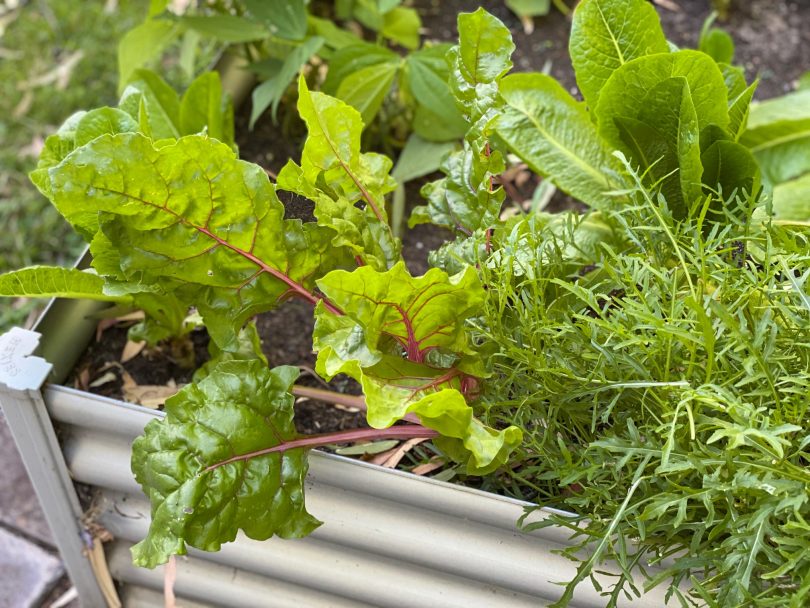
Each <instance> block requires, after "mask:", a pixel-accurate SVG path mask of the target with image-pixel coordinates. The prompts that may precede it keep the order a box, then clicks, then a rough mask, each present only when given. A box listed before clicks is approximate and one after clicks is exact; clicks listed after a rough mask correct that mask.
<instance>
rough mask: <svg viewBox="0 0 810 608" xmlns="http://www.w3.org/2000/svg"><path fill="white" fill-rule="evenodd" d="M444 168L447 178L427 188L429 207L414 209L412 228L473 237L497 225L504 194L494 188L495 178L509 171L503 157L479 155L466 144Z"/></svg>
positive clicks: (424, 189)
mask: <svg viewBox="0 0 810 608" xmlns="http://www.w3.org/2000/svg"><path fill="white" fill-rule="evenodd" d="M441 168H442V172H443V173H444V174H445V175H447V177H445V178H443V179H440V180H437V181H434V182H431V183H429V184H425V186H424V187H423V188H422V192H421V193H422V196H423V197H424V198H425V199H427V201H428V204H427V205H423V206H419V207H416V208H414V210H413V212H412V214H411V217H410V219H409V221H408V225H409V226H411V227H413V226H415V225H417V224H426V223H432V224H436V225H437V226H444V227H446V228H449V229H450V230H453V231H455V232H460V233H462V234H465V235H470V234H472V233H473V232H475V231H477V230H482V229H487V228H490V227H491V226H492V225H493V224H495V222H496V221H497V219H498V215H499V213H500V211H501V205H502V204H503V200H504V192H503V189H502V188H495V187H493V186H492V182H491V178H492V177H493V176H495V175H499V174H500V173H501V172H502V171H503V170H504V169H505V168H506V165H505V163H504V160H503V156H502V155H501V153H500V152H498V151H491V152H490V153H489V154H487V152H486V150H481V151H480V152H476V151H475V150H474V149H473V148H472V146H471V145H470V144H469V143H467V142H466V141H465V142H464V147H463V149H462V150H459V151H458V152H454V153H452V154H450V155H449V156H448V157H447V159H446V160H445V161H444V163H442V167H441Z"/></svg>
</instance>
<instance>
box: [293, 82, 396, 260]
mask: <svg viewBox="0 0 810 608" xmlns="http://www.w3.org/2000/svg"><path fill="white" fill-rule="evenodd" d="M298 112H299V114H300V116H301V118H302V119H303V120H304V122H305V123H306V125H307V129H308V133H309V135H308V137H307V140H306V142H305V144H304V150H303V152H302V154H301V165H300V166H299V165H297V164H296V163H295V162H294V161H292V160H291V161H289V162H288V163H287V164H286V165H285V166H284V167H283V168H282V170H281V172H280V173H279V176H278V187H279V188H281V189H283V190H289V191H291V192H296V193H297V194H300V195H301V196H305V197H307V198H309V199H310V200H312V201H314V202H315V217H316V218H317V219H318V223H319V224H320V225H321V226H328V227H329V228H330V229H331V230H332V231H334V232H333V234H335V236H334V239H333V241H332V244H333V245H334V246H336V247H343V246H346V247H349V248H350V249H351V250H352V252H353V254H354V255H356V256H359V257H360V258H361V259H362V261H363V262H364V263H366V264H370V265H372V266H374V267H375V268H377V269H379V270H384V269H386V268H389V267H391V266H392V265H393V264H394V263H395V262H396V261H397V260H398V259H399V252H400V248H401V245H400V242H399V240H398V239H395V238H394V236H393V234H392V233H391V230H390V227H389V226H388V217H387V215H386V211H385V205H384V203H385V195H386V194H387V193H389V192H391V191H392V190H393V189H394V188H395V187H396V182H394V180H393V179H392V178H391V177H390V172H391V161H390V159H388V158H387V157H385V156H382V155H380V154H374V153H361V152H360V137H361V133H362V131H363V121H362V119H361V117H360V114H359V112H358V111H357V110H355V109H354V108H352V107H351V106H350V105H348V104H347V103H344V102H343V101H341V100H339V99H335V98H334V97H330V96H328V95H324V94H323V93H317V92H311V91H309V89H307V86H306V82H305V81H304V79H303V78H301V79H300V80H299V88H298ZM357 203H360V204H362V208H359V207H358V206H357Z"/></svg>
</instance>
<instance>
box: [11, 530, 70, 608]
mask: <svg viewBox="0 0 810 608" xmlns="http://www.w3.org/2000/svg"><path fill="white" fill-rule="evenodd" d="M0 573H2V574H0V608H32V607H33V606H36V605H38V603H39V602H40V600H41V599H42V598H43V596H44V595H45V594H46V593H47V592H48V591H49V590H50V589H51V587H52V586H53V585H54V584H55V583H56V581H57V580H59V578H60V577H61V576H62V575H63V574H64V568H63V566H62V562H61V561H59V559H58V558H56V557H54V556H53V555H51V554H50V553H48V552H46V551H44V550H43V549H41V548H40V547H38V546H37V545H35V544H34V543H32V542H30V541H27V540H25V539H23V538H21V537H19V536H16V535H14V534H12V533H11V532H9V531H7V530H6V529H4V528H0Z"/></svg>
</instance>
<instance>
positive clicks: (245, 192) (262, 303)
mask: <svg viewBox="0 0 810 608" xmlns="http://www.w3.org/2000/svg"><path fill="white" fill-rule="evenodd" d="M124 164H126V167H127V169H126V171H124V172H122V171H121V167H122V166H123V165H124ZM49 179H50V187H51V191H52V192H53V193H54V194H53V202H54V204H55V205H56V207H57V208H58V209H59V210H60V212H61V213H62V214H63V215H64V216H65V217H66V218H67V219H68V221H69V222H71V223H72V224H73V225H74V226H76V227H77V229H78V230H80V231H81V232H82V233H84V234H96V233H97V232H98V231H99V229H101V230H102V232H103V234H104V235H105V236H106V238H107V239H108V241H109V246H110V247H112V248H113V249H114V250H115V251H116V252H117V255H118V256H119V260H120V266H121V268H120V271H121V274H122V276H123V278H124V279H125V280H126V281H129V282H131V283H136V284H138V285H139V286H143V288H148V287H149V286H160V288H161V289H162V290H164V291H167V292H172V293H175V294H176V295H177V296H178V297H180V298H181V300H183V301H184V302H186V303H187V304H189V305H192V304H193V305H195V306H197V308H198V309H199V310H200V312H201V313H202V315H203V318H204V320H205V322H206V325H207V326H208V328H209V331H210V333H211V335H212V337H213V338H214V339H215V340H216V341H217V342H218V343H219V344H220V346H221V347H222V348H224V349H228V350H230V349H231V348H233V347H234V345H235V344H236V332H237V331H238V329H239V328H240V327H241V326H242V325H243V324H244V322H245V321H246V320H247V319H248V318H250V317H251V316H253V315H254V314H257V313H258V312H261V311H265V310H269V309H272V308H273V307H275V306H276V305H277V303H278V302H279V300H280V299H283V298H285V297H288V296H300V297H304V298H306V299H309V300H310V301H313V302H314V301H316V298H315V296H313V295H312V293H311V286H312V285H313V282H314V279H315V278H317V277H318V276H320V274H322V273H324V272H325V271H327V270H329V269H331V268H333V267H334V265H335V264H340V263H341V262H342V260H341V259H340V255H336V254H335V253H334V252H333V251H332V248H331V247H330V240H331V238H332V232H331V231H330V230H327V229H323V228H320V227H318V226H312V225H307V226H302V224H301V223H300V222H298V221H295V220H283V216H284V208H283V206H282V204H281V203H280V202H279V200H278V198H277V197H276V195H275V191H274V189H273V187H272V185H271V184H270V182H269V181H268V179H267V176H266V174H265V173H264V171H263V170H262V169H261V168H260V167H258V166H256V165H250V164H248V163H245V162H243V161H240V160H238V159H237V158H236V157H235V155H234V153H233V151H232V150H231V149H230V148H229V147H228V146H226V145H225V144H222V143H219V142H216V141H215V140H211V139H209V138H206V137H202V136H187V137H184V138H181V139H180V140H178V141H177V142H175V143H173V144H170V145H166V146H163V147H161V148H159V149H157V148H155V147H154V146H153V145H152V143H151V141H150V140H149V139H147V138H145V137H143V136H142V135H139V134H123V135H117V136H103V137H100V138H98V139H96V140H94V141H93V142H91V143H90V144H88V145H86V146H84V147H82V148H79V149H77V150H76V151H75V152H73V153H72V154H71V155H69V156H68V157H67V158H66V159H65V160H64V161H63V162H62V163H61V164H60V165H58V166H57V167H55V168H53V169H51V170H50V172H49Z"/></svg>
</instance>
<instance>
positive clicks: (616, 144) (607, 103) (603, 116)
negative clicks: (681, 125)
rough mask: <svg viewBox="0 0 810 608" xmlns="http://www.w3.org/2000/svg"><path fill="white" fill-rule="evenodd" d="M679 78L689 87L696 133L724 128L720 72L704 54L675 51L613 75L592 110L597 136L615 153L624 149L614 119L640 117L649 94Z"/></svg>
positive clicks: (725, 97)
mask: <svg viewBox="0 0 810 608" xmlns="http://www.w3.org/2000/svg"><path fill="white" fill-rule="evenodd" d="M679 77H681V78H685V79H686V82H687V84H688V90H689V96H690V98H691V100H692V104H693V105H694V108H695V115H696V117H697V123H698V133H699V132H700V131H702V130H703V129H704V128H705V127H707V126H708V125H710V124H713V125H717V126H718V127H721V128H723V129H725V128H727V127H728V124H729V118H728V95H727V93H726V86H725V81H724V79H723V74H722V72H721V71H720V68H719V67H717V64H716V63H715V62H714V61H713V60H712V59H711V58H710V57H708V56H707V55H705V54H704V53H700V52H698V51H678V52H677V53H667V54H658V55H648V56H646V57H640V58H638V59H635V60H633V61H630V62H628V63H626V64H624V65H623V66H622V67H620V68H619V69H617V70H616V71H615V72H613V75H612V76H611V77H610V79H609V80H608V81H607V82H606V83H605V85H604V87H603V88H602V91H601V93H600V95H599V103H598V104H597V106H596V110H595V114H596V118H597V121H598V125H599V134H600V135H601V136H602V137H603V138H604V139H605V141H607V143H608V144H609V145H610V146H611V147H613V148H614V149H618V150H621V149H623V147H624V145H623V144H624V142H623V139H622V137H621V134H620V130H619V127H618V125H617V124H616V121H615V120H614V119H615V117H617V116H623V117H634V116H635V117H637V116H639V115H640V114H641V113H642V111H643V110H644V107H645V103H646V100H647V96H648V95H649V93H650V91H652V90H653V89H654V88H655V87H656V86H657V85H659V84H660V83H661V82H663V81H664V80H667V79H670V78H679Z"/></svg>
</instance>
